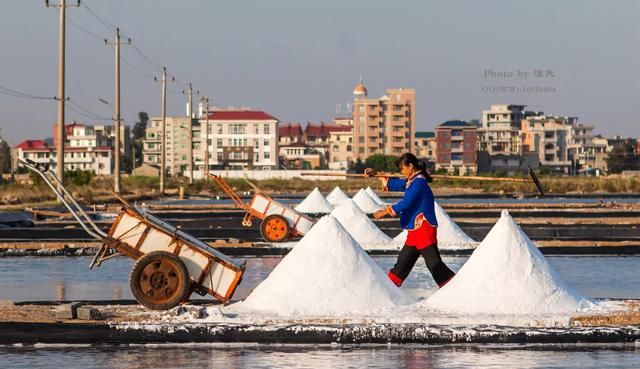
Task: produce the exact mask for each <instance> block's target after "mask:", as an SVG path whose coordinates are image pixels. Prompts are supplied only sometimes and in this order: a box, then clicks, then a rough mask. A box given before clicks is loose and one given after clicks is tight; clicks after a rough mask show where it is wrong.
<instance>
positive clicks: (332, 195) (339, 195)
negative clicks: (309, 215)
mask: <svg viewBox="0 0 640 369" xmlns="http://www.w3.org/2000/svg"><path fill="white" fill-rule="evenodd" d="M349 199H350V198H349V196H347V194H346V193H344V192H342V190H341V189H340V187H338V186H336V187H335V188H334V189H333V190H331V192H329V194H328V195H327V201H329V203H330V204H331V205H333V206H336V205H338V204H340V203H341V202H343V201H345V200H349Z"/></svg>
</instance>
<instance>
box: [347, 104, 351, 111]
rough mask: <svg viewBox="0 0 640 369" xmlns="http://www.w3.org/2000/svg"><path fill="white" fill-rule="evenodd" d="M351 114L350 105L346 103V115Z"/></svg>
mask: <svg viewBox="0 0 640 369" xmlns="http://www.w3.org/2000/svg"><path fill="white" fill-rule="evenodd" d="M350 113H351V104H350V103H347V114H350Z"/></svg>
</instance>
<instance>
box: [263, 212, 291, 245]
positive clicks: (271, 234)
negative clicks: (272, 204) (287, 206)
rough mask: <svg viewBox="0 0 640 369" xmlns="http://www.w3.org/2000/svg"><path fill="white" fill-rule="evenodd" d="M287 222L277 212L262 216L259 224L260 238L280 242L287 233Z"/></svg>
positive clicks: (288, 229)
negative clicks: (262, 218)
mask: <svg viewBox="0 0 640 369" xmlns="http://www.w3.org/2000/svg"><path fill="white" fill-rule="evenodd" d="M289 231H290V228H289V222H287V220H286V219H285V218H284V217H283V216H282V215H278V214H271V215H269V216H268V217H266V218H264V220H263V221H262V224H261V225H260V233H261V234H262V238H264V239H265V240H267V241H269V242H281V241H283V240H284V239H285V238H287V236H288V235H289Z"/></svg>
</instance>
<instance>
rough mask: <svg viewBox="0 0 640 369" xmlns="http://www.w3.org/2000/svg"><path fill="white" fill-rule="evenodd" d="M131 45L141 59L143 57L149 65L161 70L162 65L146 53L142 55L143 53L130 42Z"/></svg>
mask: <svg viewBox="0 0 640 369" xmlns="http://www.w3.org/2000/svg"><path fill="white" fill-rule="evenodd" d="M131 46H132V47H133V50H135V51H136V52H137V53H138V55H140V56H141V57H142V59H144V60H145V61H146V62H147V63H149V65H150V66H152V67H153V68H155V69H157V70H158V71H160V70H162V65H160V64H158V63H156V62H154V61H153V60H151V59H150V58H148V57H147V56H146V55H144V53H143V52H142V51H141V50H140V49H139V48H138V47H137V46H136V45H135V44H131Z"/></svg>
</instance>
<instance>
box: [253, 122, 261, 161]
mask: <svg viewBox="0 0 640 369" xmlns="http://www.w3.org/2000/svg"><path fill="white" fill-rule="evenodd" d="M253 133H255V134H257V135H258V134H260V125H259V124H254V125H253ZM256 161H257V160H256Z"/></svg>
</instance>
